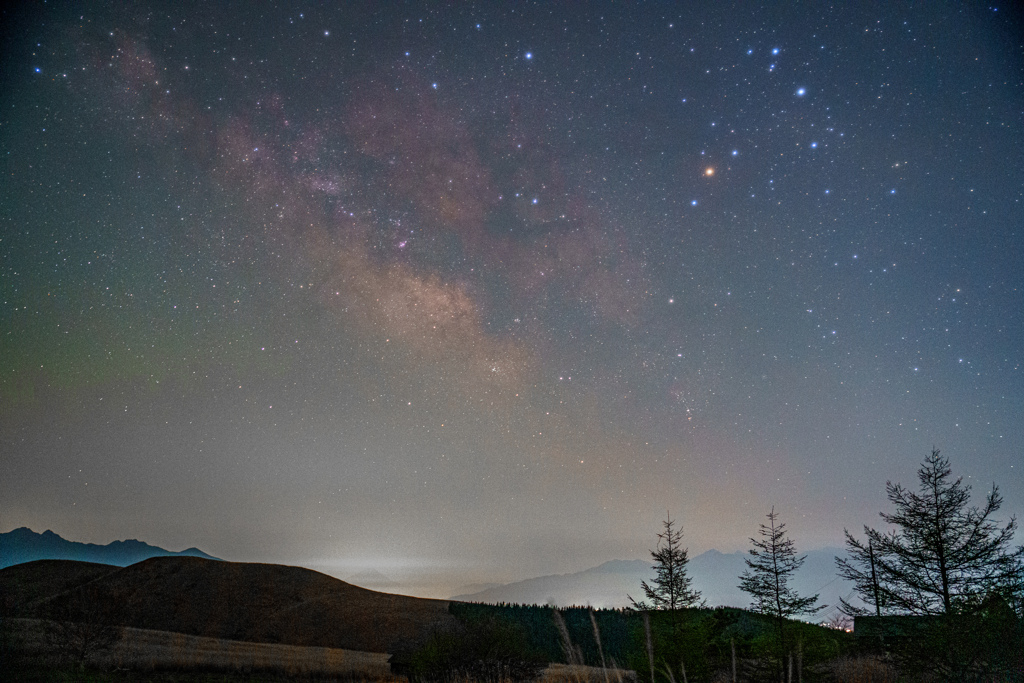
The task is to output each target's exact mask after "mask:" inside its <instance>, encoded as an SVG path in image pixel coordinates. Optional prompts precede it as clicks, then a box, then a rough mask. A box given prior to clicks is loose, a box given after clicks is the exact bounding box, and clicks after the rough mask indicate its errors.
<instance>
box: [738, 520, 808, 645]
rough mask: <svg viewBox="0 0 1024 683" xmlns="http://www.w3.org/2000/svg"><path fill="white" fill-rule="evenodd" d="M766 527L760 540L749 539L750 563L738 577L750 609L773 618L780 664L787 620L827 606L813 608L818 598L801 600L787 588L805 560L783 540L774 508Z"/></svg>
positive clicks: (783, 530) (781, 525)
mask: <svg viewBox="0 0 1024 683" xmlns="http://www.w3.org/2000/svg"><path fill="white" fill-rule="evenodd" d="M767 517H768V524H762V525H761V528H760V530H759V532H758V533H759V535H760V536H761V540H757V539H754V538H752V539H750V542H751V543H752V544H753V545H754V547H753V548H751V549H750V555H751V556H752V559H747V560H745V562H746V563H747V567H748V569H746V570H745V571H744V572H743V574H741V575H740V585H739V588H740V590H742V591H744V592H746V593H749V594H750V596H751V605H750V606H751V609H753V610H754V611H756V612H760V613H762V614H767V615H770V616H773V617H775V619H776V623H777V624H778V632H779V661H780V662H781V661H782V658H783V657H784V656H785V654H786V634H785V621H786V619H788V618H790V617H793V616H796V615H798V614H809V613H812V612H817V611H818V610H820V609H823V608H824V607H826V605H820V606H818V607H815V606H814V603H816V602H817V601H818V596H817V595H812V596H810V597H807V598H802V597H800V596H799V595H798V594H797V593H796V591H794V590H793V589H792V588H790V587H789V585H788V584H789V580H790V579H791V578H792V576H793V574H794V573H796V570H797V569H799V568H800V566H801V565H802V564H803V563H804V560H805V559H806V558H807V556H806V555H805V556H803V557H797V556H796V546H795V544H794V543H793V541H792V539H789V538H786V525H785V524H783V523H781V522H778V521H777V518H778V515H776V514H775V508H774V507H772V511H771V512H769V513H768V515H767Z"/></svg>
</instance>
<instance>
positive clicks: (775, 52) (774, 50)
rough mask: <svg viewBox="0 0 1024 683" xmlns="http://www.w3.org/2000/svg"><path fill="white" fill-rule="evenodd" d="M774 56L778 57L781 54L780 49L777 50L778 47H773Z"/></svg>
mask: <svg viewBox="0 0 1024 683" xmlns="http://www.w3.org/2000/svg"><path fill="white" fill-rule="evenodd" d="M772 54H773V55H777V54H779V48H777V47H773V48H772Z"/></svg>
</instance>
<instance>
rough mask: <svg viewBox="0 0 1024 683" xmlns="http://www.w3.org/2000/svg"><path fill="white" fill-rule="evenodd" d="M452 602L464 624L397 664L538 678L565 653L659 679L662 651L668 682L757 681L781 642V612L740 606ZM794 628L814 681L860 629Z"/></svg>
mask: <svg viewBox="0 0 1024 683" xmlns="http://www.w3.org/2000/svg"><path fill="white" fill-rule="evenodd" d="M449 610H450V612H451V613H452V614H453V615H454V616H455V617H456V618H457V619H458V621H459V627H458V628H457V629H456V630H453V631H446V632H439V633H435V634H434V635H433V636H432V637H431V638H430V639H429V640H428V642H427V643H426V644H424V645H422V646H420V647H418V648H416V649H411V650H407V651H400V652H398V653H396V654H395V656H394V657H393V658H392V660H391V663H392V667H393V669H394V671H395V672H396V673H400V674H404V675H407V676H409V677H410V678H411V679H413V680H421V681H448V680H455V679H458V678H461V677H468V678H470V679H472V680H495V681H497V680H501V679H506V680H508V679H511V680H528V679H530V678H534V677H535V676H536V675H537V673H538V672H539V671H540V669H542V668H543V667H544V666H546V665H547V663H549V662H564V663H567V664H583V665H586V666H592V667H599V668H607V669H610V670H612V669H616V668H618V669H627V670H632V671H636V672H637V675H638V679H639V680H640V681H649V680H651V663H652V655H653V664H654V675H655V679H656V680H658V681H669V680H670V679H669V675H671V676H672V677H673V678H674V679H675V680H677V681H683V680H687V681H708V680H712V678H714V677H715V676H716V675H717V674H722V673H726V674H730V673H731V672H732V670H733V668H734V667H735V668H736V669H737V675H738V676H741V677H742V680H751V679H752V677H755V678H756V677H759V676H762V675H769V674H768V667H769V666H770V664H771V661H772V658H771V654H772V652H774V649H775V648H776V640H775V624H774V621H773V620H772V619H771V618H770V617H766V616H764V615H761V614H756V613H753V612H750V611H748V610H742V609H737V608H715V609H706V608H683V609H677V610H656V611H650V612H640V611H636V610H629V609H623V610H610V609H602V610H595V609H590V608H587V607H569V608H562V609H558V608H554V607H550V606H539V605H485V604H478V603H458V602H453V603H451V605H450V607H449ZM560 620H561V621H562V623H563V624H564V626H565V631H564V632H562V631H561V629H560V627H559V621H560ZM645 622H646V623H645ZM790 627H791V629H792V630H791V631H790V632H789V635H790V637H792V638H793V641H794V643H795V644H796V648H797V649H796V653H797V655H796V656H797V657H798V659H795V660H794V666H799V667H800V668H801V669H802V671H804V672H808V673H806V674H805V677H806V679H807V680H814V675H813V673H810V672H811V671H812V670H813V669H814V668H815V667H820V666H821V665H823V664H826V663H827V662H830V661H834V660H836V659H837V658H839V657H841V656H843V655H845V654H850V653H852V652H853V645H854V643H853V639H852V636H851V635H850V634H849V633H846V632H844V631H841V630H836V629H829V628H823V627H820V626H816V625H813V624H806V623H798V622H793V623H791V624H790ZM670 672H671V673H670ZM684 672H685V673H684Z"/></svg>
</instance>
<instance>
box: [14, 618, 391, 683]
mask: <svg viewBox="0 0 1024 683" xmlns="http://www.w3.org/2000/svg"><path fill="white" fill-rule="evenodd" d="M10 626H11V627H12V628H13V629H14V630H15V632H16V634H17V641H18V643H17V649H18V651H19V652H20V653H21V654H23V655H24V656H25V658H26V659H28V660H34V661H37V662H43V663H45V664H46V665H48V666H52V667H54V668H70V669H72V670H73V669H74V668H75V667H76V666H77V662H75V661H71V660H69V657H68V655H69V653H68V652H66V651H64V649H63V648H62V647H61V644H60V643H58V642H54V640H53V638H52V637H51V634H52V629H53V628H54V626H55V625H54V624H53V623H52V622H48V621H44V620H39V619H15V620H11V622H10ZM389 658H390V655H388V654H384V653H378V652H359V651H354V650H343V649H338V648H326V647H301V646H296V645H280V644H271V643H249V642H244V641H237V640H227V639H222V638H208V637H204V636H190V635H185V634H182V633H171V632H168V631H154V630H151V629H139V628H131V627H126V628H122V629H120V631H119V634H118V637H117V639H116V641H115V642H114V643H113V644H112V646H111V647H110V648H104V649H101V650H97V651H94V652H89V653H88V655H87V657H86V660H85V662H84V664H85V665H86V666H87V667H88V668H90V669H95V670H100V671H133V672H154V671H174V672H179V673H187V672H200V671H205V672H225V673H241V674H245V673H264V674H273V675H277V676H286V677H302V678H333V679H343V680H351V681H380V682H386V681H398V680H404V679H403V678H399V677H396V676H393V675H392V673H391V666H390V664H389V663H388V659H389ZM8 673H9V672H8ZM15 679H16V678H15Z"/></svg>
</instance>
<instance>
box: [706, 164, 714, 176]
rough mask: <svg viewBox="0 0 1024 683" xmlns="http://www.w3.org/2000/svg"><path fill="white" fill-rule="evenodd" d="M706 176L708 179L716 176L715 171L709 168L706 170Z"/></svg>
mask: <svg viewBox="0 0 1024 683" xmlns="http://www.w3.org/2000/svg"><path fill="white" fill-rule="evenodd" d="M704 175H706V176H708V177H711V176H713V175H715V169H713V168H711V167H710V166H708V167H707V168H705V169H704Z"/></svg>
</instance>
